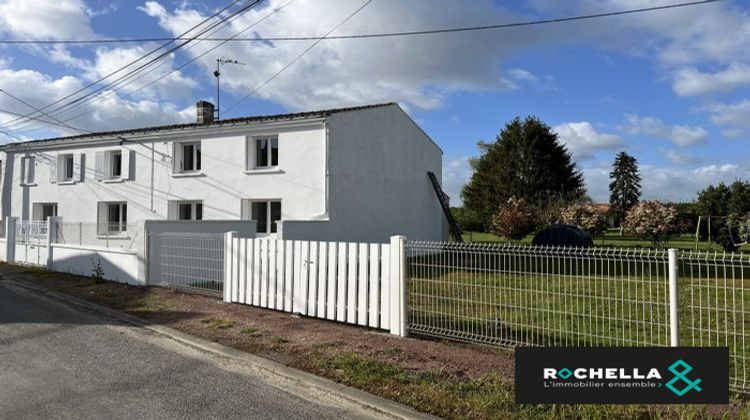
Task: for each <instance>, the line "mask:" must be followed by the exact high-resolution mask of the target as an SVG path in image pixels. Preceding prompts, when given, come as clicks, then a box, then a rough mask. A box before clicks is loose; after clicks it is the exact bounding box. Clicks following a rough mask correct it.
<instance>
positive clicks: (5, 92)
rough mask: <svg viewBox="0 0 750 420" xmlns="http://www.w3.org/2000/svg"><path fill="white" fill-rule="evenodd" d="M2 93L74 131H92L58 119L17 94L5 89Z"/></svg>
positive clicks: (1, 90) (0, 90)
mask: <svg viewBox="0 0 750 420" xmlns="http://www.w3.org/2000/svg"><path fill="white" fill-rule="evenodd" d="M0 93H3V94H5V95H6V96H8V97H10V98H11V99H14V100H15V101H17V102H20V103H22V104H24V105H26V106H27V107H29V108H31V109H33V110H34V111H37V112H40V113H42V114H43V115H44V116H46V117H48V118H50V119H52V120H54V121H55V122H57V123H59V124H58V125H62V126H64V127H67V128H69V129H71V130H74V131H78V132H79V133H91V131H89V130H84V129H83V128H77V127H74V126H72V125H70V124H67V123H65V122H63V121H60V120H58V119H57V118H55V117H53V116H52V115H49V114H48V113H46V112H44V111H43V110H41V109H39V108H37V107H35V106H34V105H31V104H30V103H28V102H26V101H24V100H23V99H21V98H19V97H17V96H15V95H13V94H12V93H10V92H8V91H7V90H5V89H0Z"/></svg>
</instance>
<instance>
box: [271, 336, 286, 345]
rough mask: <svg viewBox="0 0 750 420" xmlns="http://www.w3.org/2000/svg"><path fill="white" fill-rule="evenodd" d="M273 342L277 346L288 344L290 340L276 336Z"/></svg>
mask: <svg viewBox="0 0 750 420" xmlns="http://www.w3.org/2000/svg"><path fill="white" fill-rule="evenodd" d="M273 342H274V343H276V344H284V343H288V342H289V340H287V339H286V338H284V337H281V336H278V335H276V336H274V337H273Z"/></svg>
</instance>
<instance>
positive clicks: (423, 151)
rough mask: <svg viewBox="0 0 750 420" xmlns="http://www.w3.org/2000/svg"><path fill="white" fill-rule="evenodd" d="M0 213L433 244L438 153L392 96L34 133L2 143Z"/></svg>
mask: <svg viewBox="0 0 750 420" xmlns="http://www.w3.org/2000/svg"><path fill="white" fill-rule="evenodd" d="M0 155H1V158H2V170H1V173H2V187H3V192H2V206H1V210H2V217H3V219H4V218H6V217H8V216H16V217H18V218H20V219H22V220H45V219H46V217H47V216H59V217H62V219H63V220H64V221H75V222H89V223H96V225H97V230H98V231H99V233H107V234H117V233H118V232H123V231H124V230H126V229H127V225H128V224H129V223H131V222H133V221H142V220H153V219H156V220H164V219H172V220H253V221H255V222H256V229H257V233H258V235H259V236H268V237H276V238H280V239H307V240H330V241H366V242H382V241H386V240H387V239H388V237H389V236H391V235H396V234H400V235H407V236H409V237H411V238H414V239H424V240H440V239H443V238H444V237H445V232H446V228H445V226H444V222H443V215H442V212H441V208H440V204H439V202H438V200H437V198H436V196H435V192H434V190H433V189H432V186H431V184H430V181H429V179H428V176H427V172H428V171H432V172H434V173H435V174H436V175H437V177H438V179H441V162H442V151H441V150H440V148H439V147H438V146H437V145H436V144H435V143H434V142H433V141H432V140H431V139H430V138H429V137H428V136H427V135H426V134H425V133H424V132H423V131H422V130H421V129H420V128H419V127H418V126H417V125H416V124H415V123H414V122H413V121H412V120H411V118H410V117H409V116H408V115H407V114H406V113H405V112H404V111H403V110H402V109H401V108H400V107H399V106H398V105H397V104H393V103H391V104H380V105H370V106H363V107H354V108H341V109H333V110H325V111H314V112H304V113H294V114H283V115H272V116H260V117H245V118H236V119H228V120H220V121H213V106H212V105H211V104H209V103H207V102H199V103H198V121H197V122H196V123H194V124H182V125H172V126H161V127H150V128H142V129H133V130H124V131H118V132H108V133H91V134H85V135H78V136H71V137H60V138H52V139H44V140H34V141H29V142H22V143H12V144H8V145H5V146H3V147H2V149H1V153H0Z"/></svg>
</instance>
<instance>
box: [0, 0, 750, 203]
mask: <svg viewBox="0 0 750 420" xmlns="http://www.w3.org/2000/svg"><path fill="white" fill-rule="evenodd" d="M683 1H684V0H668V1H667V0H665V1H662V0H652V1H648V0H565V1H563V0H559V1H555V0H527V1H524V2H522V1H492V0H472V1H470V2H469V1H462V2H457V1H455V0H410V1H402V0H372V1H370V2H369V3H368V2H367V1H366V0H361V1H360V0H356V1H355V0H265V1H263V2H262V3H260V4H259V5H258V6H256V7H255V8H253V9H251V10H249V11H247V12H245V13H244V14H242V15H240V16H239V17H237V18H236V19H233V20H231V21H230V22H229V23H228V24H226V25H224V26H220V27H218V29H217V31H216V32H215V33H213V34H212V36H214V37H232V36H236V35H237V34H239V33H241V34H242V35H241V36H243V37H264V38H268V37H295V36H323V35H324V34H326V33H328V32H329V31H331V30H332V29H334V28H335V30H334V31H333V32H332V35H349V34H367V33H380V32H399V31H413V30H429V29H440V28H452V27H461V26H481V25H494V24H503V23H511V22H521V21H530V20H538V19H550V18H559V17H568V16H575V15H585V14H593V13H603V12H610V11H620V10H627V9H633V8H640V7H650V6H657V5H667V4H674V3H680V2H683ZM229 3H230V1H229V0H222V1H218V0H211V1H191V0H180V1H173V0H160V1H139V0H121V1H112V0H55V1H54V2H51V1H49V0H0V39H3V40H11V39H12V40H76V39H77V40H81V39H110V38H159V37H167V38H171V37H176V36H178V35H181V34H183V33H184V32H185V31H187V30H189V29H190V28H191V27H193V26H194V25H197V24H199V23H200V22H202V21H203V20H204V19H206V18H208V17H210V16H211V15H213V14H214V13H216V12H217V11H218V10H219V9H221V8H223V7H224V6H226V5H228V4H229ZM365 4H366V5H365ZM363 5H365V7H364V8H362V9H361V10H360V11H359V12H358V13H356V14H354V15H353V16H351V17H350V18H349V19H348V20H347V17H349V16H350V15H352V14H353V13H354V12H355V11H357V10H358V9H360V8H361V7H362V6H363ZM342 22H343V23H342ZM192 33H195V32H192ZM162 44H164V42H143V43H132V44H131V43H129V44H115V45H103V44H97V45H28V44H27V45H0V89H2V90H3V91H5V92H7V93H9V94H10V95H13V96H15V97H16V98H18V99H14V98H12V97H11V96H10V95H5V94H0V110H2V111H0V131H2V132H3V133H5V134H3V133H0V143H7V142H10V141H17V139H19V138H21V139H34V138H46V137H51V136H58V135H65V134H75V133H76V131H74V130H73V129H71V128H68V127H65V126H64V125H68V126H71V127H75V128H76V129H85V130H92V131H99V130H113V129H125V128H132V127H140V126H150V125H160V124H172V123H180V122H191V121H193V120H194V119H195V102H196V101H198V100H208V101H212V102H215V94H216V93H215V78H214V76H213V71H214V70H215V67H216V60H217V59H219V58H225V59H232V60H237V61H240V62H242V63H243V64H242V65H238V64H237V65H231V64H227V65H225V66H223V67H222V94H221V104H222V106H221V108H222V118H229V117H238V116H244V115H260V114H274V113H284V112H293V111H304V110H314V109H323V108H330V107H339V106H352V105H363V104H369V103H380V102H391V101H395V102H398V103H399V104H400V105H401V107H402V108H404V110H406V112H408V114H409V115H410V116H411V117H412V118H413V119H414V120H415V121H416V122H417V123H418V124H419V125H420V126H421V127H422V128H423V129H424V131H425V132H426V133H427V134H428V135H429V136H430V137H431V138H432V139H433V140H435V141H436V142H437V143H438V144H439V145H440V147H441V148H442V149H443V152H444V156H443V185H444V189H445V190H446V192H447V193H448V195H449V196H450V197H451V202H452V204H455V205H458V204H460V190H461V186H462V185H463V184H465V183H466V182H467V181H468V179H469V178H470V177H471V169H470V166H469V160H470V159H471V158H473V157H476V156H477V155H478V154H479V150H478V148H477V143H478V142H479V141H494V139H495V137H496V135H497V134H498V133H499V132H500V130H502V128H503V127H504V125H505V124H506V123H507V122H508V121H510V120H512V119H513V118H514V117H516V116H520V117H522V118H523V117H525V116H527V115H534V116H536V117H538V118H540V119H541V120H542V121H544V122H545V123H547V124H548V125H549V126H551V127H552V128H553V130H554V131H555V132H556V133H557V134H558V135H559V137H560V139H561V141H563V142H564V143H565V144H566V145H567V147H568V149H569V150H570V152H571V153H572V155H573V158H574V159H575V160H576V162H577V166H578V168H579V169H580V170H581V171H582V172H583V174H584V176H585V179H586V185H587V189H588V193H589V195H590V196H591V197H592V198H593V199H594V200H595V201H597V202H607V201H608V185H609V172H610V170H611V165H612V161H613V160H614V157H615V155H616V154H617V153H618V152H620V151H627V152H628V153H630V154H631V155H633V156H635V157H636V159H638V161H639V163H640V168H641V176H642V179H643V181H642V184H643V198H645V199H659V200H665V201H675V202H680V201H690V200H693V199H694V198H695V196H696V192H697V191H699V190H701V189H703V188H705V187H706V186H708V185H709V184H715V183H718V182H720V181H725V182H731V181H734V180H736V179H750V153H748V152H750V48H748V46H749V45H750V3H748V2H746V1H740V0H723V1H720V2H718V3H711V4H705V5H697V6H691V7H685V8H681V9H671V10H667V11H655V12H647V13H642V14H633V15H625V16H617V17H606V18H599V19H592V20H581V21H575V22H564V23H554V24H548V25H537V26H525V27H516V28H510V29H497V30H485V31H475V32H463V33H449V34H437V35H415V36H406V37H389V38H377V39H334V40H323V41H320V42H318V43H317V44H316V43H315V41H310V40H306V41H283V40H279V41H264V42H232V43H225V44H223V45H219V43H218V42H214V41H202V42H196V43H191V44H188V45H187V46H184V47H183V48H181V49H178V50H176V51H174V52H172V53H170V54H168V55H166V56H165V57H164V59H163V60H161V61H159V62H158V63H157V65H155V66H153V68H151V69H150V71H149V72H147V73H146V74H145V75H144V76H142V77H140V78H132V79H129V80H126V81H124V82H122V83H120V84H119V85H115V86H113V87H109V88H106V89H102V90H100V91H99V92H98V93H96V94H95V95H92V97H91V100H90V101H86V102H81V103H78V104H77V105H76V106H75V107H71V108H72V109H63V110H60V113H59V114H58V113H56V112H55V111H54V110H55V105H53V106H52V107H50V108H46V109H47V112H48V113H49V114H51V115H52V116H53V117H55V118H56V122H57V123H58V125H51V124H44V123H42V122H39V121H26V122H24V121H20V120H18V119H17V117H16V116H14V115H13V114H10V113H8V112H11V113H16V114H22V115H25V114H28V113H29V112H31V111H32V109H31V108H30V107H29V106H28V105H31V106H33V107H36V108H40V107H42V106H46V105H48V104H50V103H52V102H54V101H56V100H60V99H62V98H65V97H66V96H67V95H69V94H71V93H73V92H76V91H78V90H82V92H86V93H88V92H92V91H94V90H96V89H98V88H100V87H103V84H102V83H100V84H96V85H94V86H92V87H88V86H89V85H90V84H92V83H93V82H96V81H98V80H99V79H101V78H103V77H105V76H108V75H109V74H110V73H112V72H113V71H115V70H117V69H119V68H121V67H122V66H124V65H126V64H128V63H130V62H132V61H134V60H136V59H137V58H139V57H141V56H143V55H144V54H147V53H149V52H151V51H153V50H155V49H156V48H158V47H159V46H161V45H162ZM174 45H175V44H170V46H174ZM217 46H218V47H217ZM310 47H312V48H311V49H309V51H307V52H306V53H305V54H304V55H300V54H301V53H303V52H305V51H306V50H307V49H308V48H310ZM160 51H163V50H160ZM154 56H155V55H152V56H151V57H154ZM298 57H299V58H298ZM141 63H142V62H141ZM186 63H188V64H186ZM139 64H140V63H139ZM131 68H132V67H131ZM277 73H278V76H276V77H273V76H274V75H276V74H277ZM120 75H122V73H118V74H117V76H120ZM269 79H270V80H269ZM107 80H111V79H107ZM259 87H260V88H259ZM251 92H254V93H252V94H251ZM249 94H251V95H250V96H248V97H247V98H246V99H244V100H243V98H245V97H246V96H247V95H249ZM24 102H25V103H26V104H28V105H26V104H24ZM62 103H64V102H60V104H62ZM44 119H49V118H48V117H44ZM60 122H62V123H64V125H60ZM394 142H397V139H394Z"/></svg>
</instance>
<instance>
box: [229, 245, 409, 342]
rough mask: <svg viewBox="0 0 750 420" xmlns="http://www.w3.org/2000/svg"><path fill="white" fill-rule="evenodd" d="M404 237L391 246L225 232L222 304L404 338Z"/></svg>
mask: <svg viewBox="0 0 750 420" xmlns="http://www.w3.org/2000/svg"><path fill="white" fill-rule="evenodd" d="M405 242H406V238H404V237H402V236H394V237H392V238H391V243H390V244H375V243H352V242H315V241H283V240H269V239H249V238H238V237H236V234H234V233H233V232H230V233H228V234H227V238H226V240H225V246H226V247H227V249H226V252H225V255H226V258H225V264H226V267H225V270H224V272H225V274H224V275H225V278H224V301H225V302H234V303H241V304H246V305H252V306H258V307H261V308H269V309H275V310H278V311H284V312H290V313H297V314H300V315H304V316H309V317H315V318H322V319H327V320H330V321H337V322H343V323H348V324H355V325H361V326H368V327H372V328H379V329H383V330H388V331H390V332H391V333H392V334H395V335H400V336H404V335H406V260H405V251H404V250H405Z"/></svg>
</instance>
